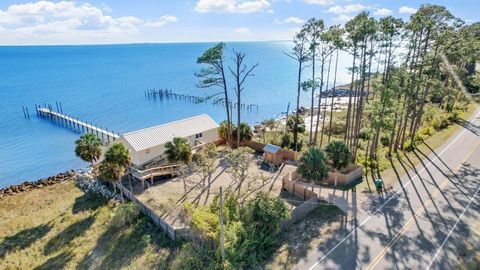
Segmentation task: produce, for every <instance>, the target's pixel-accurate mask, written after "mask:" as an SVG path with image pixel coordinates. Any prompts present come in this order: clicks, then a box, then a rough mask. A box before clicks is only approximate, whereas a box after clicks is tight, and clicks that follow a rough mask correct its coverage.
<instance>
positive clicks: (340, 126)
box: [325, 121, 345, 135]
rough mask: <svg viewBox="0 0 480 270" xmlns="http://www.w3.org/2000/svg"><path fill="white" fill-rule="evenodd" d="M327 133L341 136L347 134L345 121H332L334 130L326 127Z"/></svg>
mask: <svg viewBox="0 0 480 270" xmlns="http://www.w3.org/2000/svg"><path fill="white" fill-rule="evenodd" d="M325 132H326V133H327V134H330V135H340V134H343V132H345V121H332V128H331V129H330V126H329V125H325Z"/></svg>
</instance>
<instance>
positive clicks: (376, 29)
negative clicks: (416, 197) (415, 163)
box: [286, 4, 480, 163]
mask: <svg viewBox="0 0 480 270" xmlns="http://www.w3.org/2000/svg"><path fill="white" fill-rule="evenodd" d="M479 40H480V23H474V24H471V25H466V24H465V23H464V22H463V21H462V20H460V19H459V18H457V17H455V16H454V15H452V13H451V12H450V11H448V10H447V9H446V8H445V7H442V6H438V5H431V4H424V5H422V6H420V8H419V9H418V11H417V12H416V13H414V14H413V15H411V17H410V19H409V20H408V21H403V20H402V19H399V18H395V17H393V16H386V17H383V18H381V19H379V20H377V19H375V18H374V17H372V16H370V14H369V13H368V12H361V13H359V14H358V15H356V16H355V17H354V18H353V19H351V20H350V21H348V22H346V23H345V25H344V26H340V25H332V26H330V27H327V26H326V25H325V23H324V21H323V20H321V19H315V18H312V19H310V20H309V21H308V22H307V23H306V24H305V25H304V26H303V27H302V28H301V30H300V31H299V32H298V33H296V35H295V36H294V38H293V43H294V46H293V48H292V49H291V51H290V52H288V53H286V55H287V56H288V57H290V58H292V59H294V60H295V61H296V62H297V70H296V74H297V87H296V89H295V92H296V95H297V96H296V110H295V113H294V115H293V116H292V117H291V121H292V122H293V123H292V127H291V131H292V133H293V145H292V149H293V150H297V151H298V150H300V149H301V145H302V142H301V141H300V139H299V136H298V133H299V132H300V133H301V128H299V127H301V126H302V125H304V124H303V120H302V118H301V117H300V116H299V111H300V110H299V109H300V96H301V94H302V91H301V90H302V89H303V90H304V91H308V92H309V96H310V97H311V101H310V103H311V104H310V117H311V119H310V120H311V124H310V127H307V128H309V138H308V145H309V146H311V147H315V146H317V145H319V146H320V147H322V145H323V144H324V141H327V142H330V140H331V137H332V136H333V135H338V137H340V138H341V139H343V141H344V142H345V143H346V144H347V146H348V147H349V148H350V149H351V152H352V161H353V162H356V161H357V160H358V159H359V157H360V154H359V152H360V151H359V149H360V147H361V143H360V139H365V140H366V146H362V148H364V149H362V151H363V152H362V156H363V157H362V160H365V161H366V162H367V163H370V162H372V161H374V160H376V159H377V158H378V152H379V148H380V146H385V147H387V148H388V150H387V153H386V156H387V157H390V156H391V155H392V153H393V152H396V151H398V150H411V149H413V148H415V145H416V143H418V142H419V141H421V140H422V139H423V136H424V135H425V134H429V133H431V132H432V131H431V130H430V129H431V128H432V127H429V126H426V125H424V123H425V121H432V120H435V119H432V116H431V115H430V116H428V119H425V117H426V111H427V108H428V109H430V108H433V107H434V108H435V109H437V110H439V111H441V112H442V113H447V114H450V115H448V117H446V118H445V119H436V120H437V122H440V123H439V124H438V127H436V126H433V128H434V129H437V130H438V129H439V128H440V129H441V127H442V126H444V125H445V123H441V122H443V121H447V120H448V121H455V119H456V116H458V111H459V110H462V109H464V107H462V104H464V103H466V102H468V93H475V92H478V91H479V87H478V85H479V84H478V82H479V79H478V73H475V64H476V61H477V60H478V59H479V56H480V41H479ZM459 41H461V42H459ZM340 51H343V52H346V53H348V54H349V55H350V56H351V59H352V62H351V66H350V67H349V68H348V69H349V72H350V82H349V91H348V104H347V106H346V112H345V114H344V115H343V116H342V117H343V118H342V122H343V123H341V124H342V125H341V131H340V132H337V134H335V133H334V132H332V131H333V130H335V127H334V126H332V125H334V124H335V123H334V122H333V121H332V119H333V118H334V117H333V113H334V98H335V97H334V96H335V95H334V94H332V96H331V103H330V104H329V105H330V106H329V108H327V105H326V103H325V106H323V105H322V104H323V103H324V102H325V99H327V98H330V97H325V96H324V95H322V93H323V92H324V91H327V90H330V89H329V87H328V83H329V81H330V79H331V78H330V77H332V75H333V84H332V91H335V87H336V85H337V69H338V58H339V52H340ZM309 72H311V75H309V74H308V73H309ZM309 76H310V78H308V77H309ZM307 78H308V79H307ZM316 96H318V100H317V103H316V109H315V97H316ZM322 107H323V108H322ZM322 109H323V111H322ZM327 110H329V117H326V116H327ZM327 118H329V121H328V123H327V124H326V123H325V122H326V119H327ZM320 121H321V122H320ZM314 123H315V124H314ZM447 125H448V124H447ZM324 137H325V138H324Z"/></svg>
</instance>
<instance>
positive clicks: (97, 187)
mask: <svg viewBox="0 0 480 270" xmlns="http://www.w3.org/2000/svg"><path fill="white" fill-rule="evenodd" d="M75 184H76V185H77V187H79V188H80V189H81V190H83V192H91V193H96V194H98V195H100V196H103V197H104V198H106V199H113V200H115V201H120V197H119V196H118V194H115V193H114V192H113V191H112V190H111V189H109V188H108V187H107V186H106V185H105V184H103V183H102V182H100V181H96V180H95V177H94V175H93V173H91V172H89V171H86V172H81V173H78V174H77V175H76V181H75Z"/></svg>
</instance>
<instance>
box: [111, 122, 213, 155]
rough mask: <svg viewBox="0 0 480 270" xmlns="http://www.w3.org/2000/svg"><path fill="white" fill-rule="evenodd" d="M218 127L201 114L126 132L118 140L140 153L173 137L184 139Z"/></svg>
mask: <svg viewBox="0 0 480 270" xmlns="http://www.w3.org/2000/svg"><path fill="white" fill-rule="evenodd" d="M218 127H219V126H218V124H217V122H215V121H214V120H213V119H212V118H211V117H210V116H208V115H207V114H201V115H197V116H193V117H190V118H185V119H182V120H178V121H174V122H170V123H166V124H163V125H159V126H154V127H150V128H146V129H141V130H137V131H132V132H128V133H125V134H123V135H122V136H121V137H120V139H124V140H125V141H127V142H128V143H129V144H130V145H131V146H132V147H133V149H134V150H135V151H141V150H145V149H148V148H151V147H154V146H158V145H162V144H164V143H166V142H169V141H171V140H173V138H175V137H182V138H185V137H189V136H192V135H195V134H198V133H201V132H205V131H208V130H212V129H215V128H218Z"/></svg>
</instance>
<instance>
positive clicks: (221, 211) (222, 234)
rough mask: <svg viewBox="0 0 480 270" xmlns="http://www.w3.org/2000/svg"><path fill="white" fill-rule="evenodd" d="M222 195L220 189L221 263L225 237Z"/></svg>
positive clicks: (223, 255) (223, 257) (223, 258)
mask: <svg viewBox="0 0 480 270" xmlns="http://www.w3.org/2000/svg"><path fill="white" fill-rule="evenodd" d="M222 197H223V195H222V187H220V250H221V252H222V263H223V262H224V261H225V247H224V245H225V238H224V237H225V236H224V233H223V202H222V201H223V198H222Z"/></svg>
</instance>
